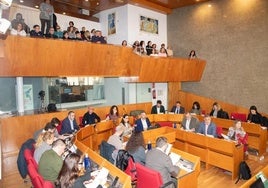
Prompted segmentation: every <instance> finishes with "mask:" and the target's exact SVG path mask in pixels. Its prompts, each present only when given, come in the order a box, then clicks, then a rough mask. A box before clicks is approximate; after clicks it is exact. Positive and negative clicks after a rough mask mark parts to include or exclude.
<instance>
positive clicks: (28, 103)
mask: <svg viewBox="0 0 268 188" xmlns="http://www.w3.org/2000/svg"><path fill="white" fill-rule="evenodd" d="M23 101H24V110H32V109H33V86H32V85H23Z"/></svg>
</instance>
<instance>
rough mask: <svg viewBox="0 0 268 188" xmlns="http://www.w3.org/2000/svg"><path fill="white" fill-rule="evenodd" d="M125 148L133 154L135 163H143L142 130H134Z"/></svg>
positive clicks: (143, 145) (143, 144)
mask: <svg viewBox="0 0 268 188" xmlns="http://www.w3.org/2000/svg"><path fill="white" fill-rule="evenodd" d="M126 150H127V151H128V152H129V153H130V154H131V155H132V156H133V158H134V161H135V162H137V163H141V164H142V165H144V164H145V143H144V138H143V134H142V132H136V131H134V132H133V133H132V135H131V136H130V138H129V140H128V142H127V145H126Z"/></svg>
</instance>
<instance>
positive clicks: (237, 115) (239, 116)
mask: <svg viewBox="0 0 268 188" xmlns="http://www.w3.org/2000/svg"><path fill="white" fill-rule="evenodd" d="M231 119H236V120H240V121H243V122H246V121H247V114H242V113H236V112H232V113H231Z"/></svg>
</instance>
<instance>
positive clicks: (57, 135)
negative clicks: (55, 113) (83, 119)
mask: <svg viewBox="0 0 268 188" xmlns="http://www.w3.org/2000/svg"><path fill="white" fill-rule="evenodd" d="M50 123H52V125H54V126H55V128H56V129H55V132H54V136H55V137H56V138H61V139H64V136H62V135H59V132H58V130H57V127H58V126H59V125H60V120H59V119H58V118H56V117H54V118H52V119H51V121H50Z"/></svg>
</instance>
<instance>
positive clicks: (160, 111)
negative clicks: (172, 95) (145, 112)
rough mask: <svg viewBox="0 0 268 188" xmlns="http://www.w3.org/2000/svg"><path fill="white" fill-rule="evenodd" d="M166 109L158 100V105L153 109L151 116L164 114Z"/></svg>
mask: <svg viewBox="0 0 268 188" xmlns="http://www.w3.org/2000/svg"><path fill="white" fill-rule="evenodd" d="M164 113H165V107H164V106H163V105H162V101H161V100H157V102H156V105H154V106H153V107H152V110H151V114H164Z"/></svg>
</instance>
